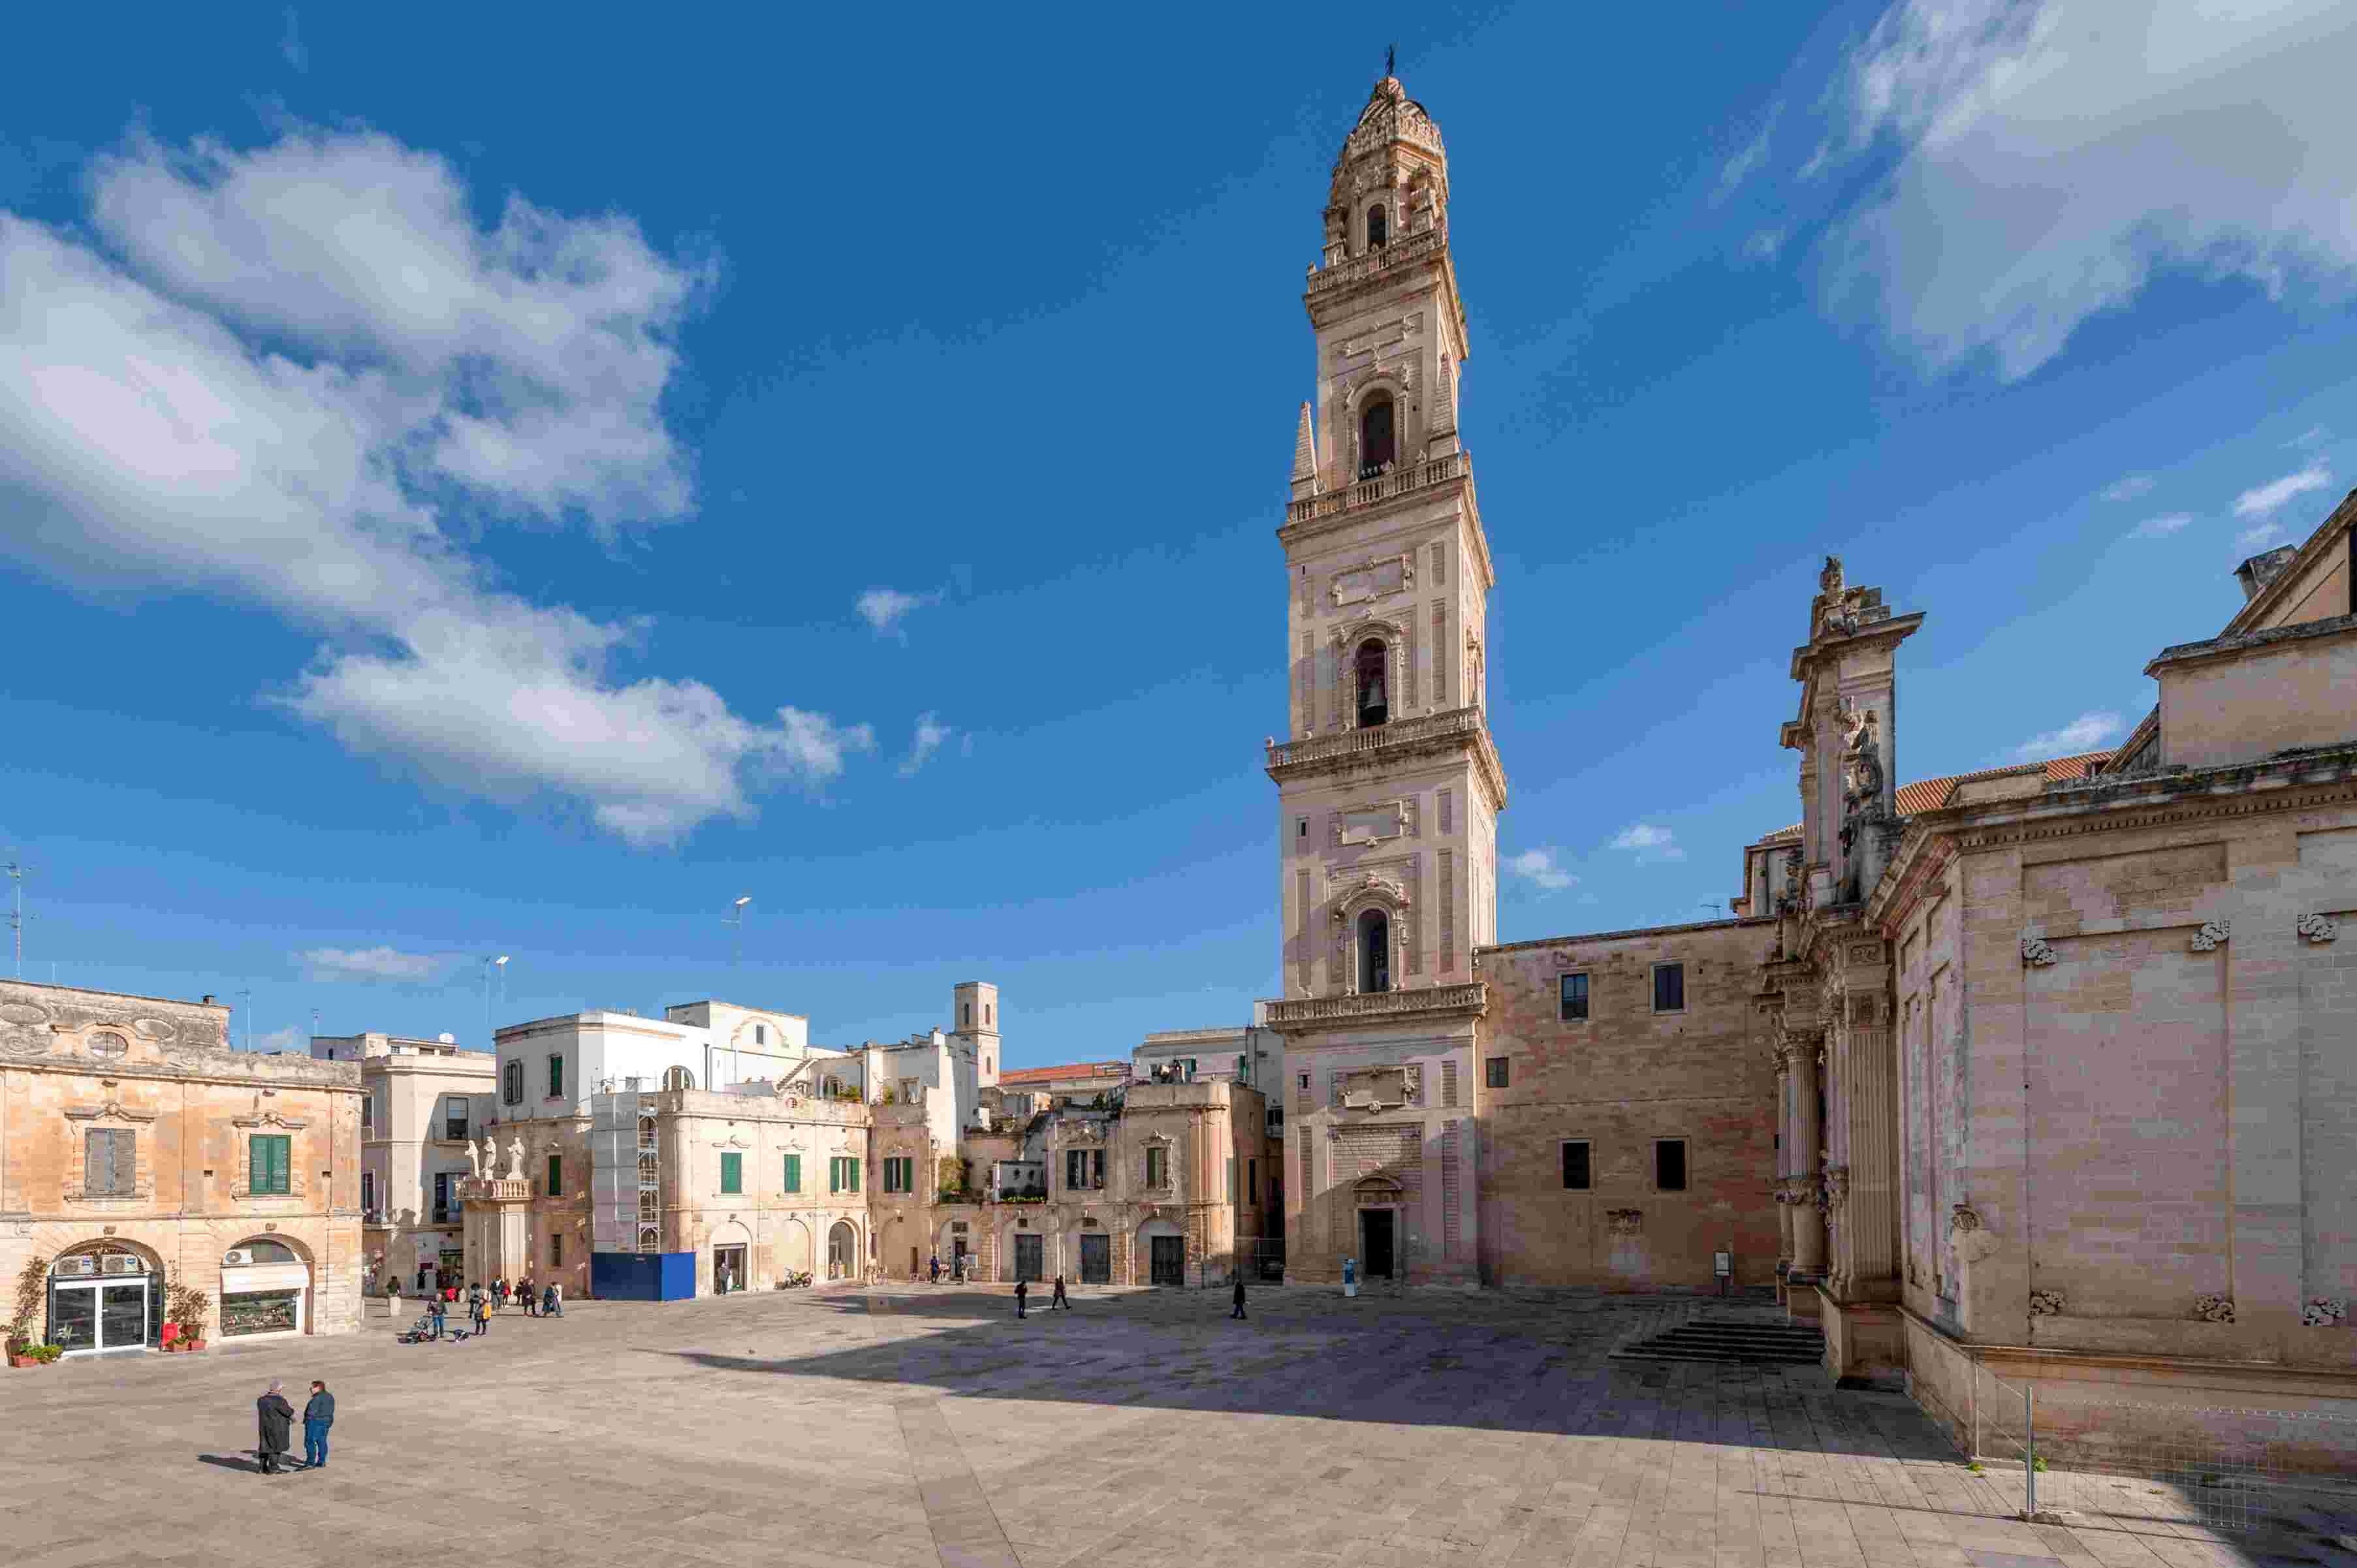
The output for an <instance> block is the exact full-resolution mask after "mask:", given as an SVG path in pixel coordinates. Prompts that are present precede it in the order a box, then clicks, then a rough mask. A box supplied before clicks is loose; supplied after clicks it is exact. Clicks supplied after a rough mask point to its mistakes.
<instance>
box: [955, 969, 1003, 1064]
mask: <svg viewBox="0 0 2357 1568" xmlns="http://www.w3.org/2000/svg"><path fill="white" fill-rule="evenodd" d="M954 1003H955V1005H953V1006H952V1008H951V1011H950V1017H951V1018H952V1020H953V1022H952V1026H951V1030H950V1032H951V1033H952V1035H954V1036H957V1038H958V1039H959V1041H960V1042H961V1043H963V1045H965V1046H966V1047H969V1048H971V1049H972V1050H973V1052H974V1082H975V1085H976V1087H978V1088H982V1089H989V1088H991V1087H993V1086H994V1085H996V1083H997V1082H998V987H996V985H993V984H991V983H990V982H988V981H986V980H968V981H962V982H960V983H959V984H958V986H957V989H956V992H955V993H954Z"/></svg>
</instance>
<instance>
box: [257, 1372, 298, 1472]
mask: <svg viewBox="0 0 2357 1568" xmlns="http://www.w3.org/2000/svg"><path fill="white" fill-rule="evenodd" d="M285 1389H286V1385H285V1383H281V1382H275V1381H274V1382H273V1383H272V1384H271V1385H270V1388H269V1390H268V1391H267V1392H265V1393H264V1395H263V1396H262V1397H261V1398H260V1399H258V1400H256V1401H254V1402H253V1413H254V1415H255V1417H256V1419H257V1420H258V1421H259V1422H260V1423H261V1434H260V1439H259V1441H260V1444H261V1445H260V1446H259V1447H257V1448H256V1449H255V1450H254V1451H253V1456H254V1458H255V1459H257V1460H259V1461H261V1464H262V1473H263V1474H264V1475H265V1476H275V1475H276V1474H278V1463H279V1461H280V1460H282V1459H284V1458H285V1457H286V1436H287V1434H288V1433H290V1432H291V1431H293V1430H294V1424H295V1407H294V1406H293V1405H291V1404H288V1403H287V1402H286V1393H285Z"/></svg>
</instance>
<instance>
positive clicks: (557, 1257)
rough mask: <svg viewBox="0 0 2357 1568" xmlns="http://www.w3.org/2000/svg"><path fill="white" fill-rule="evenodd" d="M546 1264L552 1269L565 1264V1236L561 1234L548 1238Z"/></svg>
mask: <svg viewBox="0 0 2357 1568" xmlns="http://www.w3.org/2000/svg"><path fill="white" fill-rule="evenodd" d="M548 1266H549V1267H550V1268H552V1269H561V1268H563V1267H564V1266H565V1238H564V1237H562V1236H554V1235H553V1236H551V1237H549V1239H548Z"/></svg>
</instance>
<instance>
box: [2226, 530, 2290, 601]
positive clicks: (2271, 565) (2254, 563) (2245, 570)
mask: <svg viewBox="0 0 2357 1568" xmlns="http://www.w3.org/2000/svg"><path fill="white" fill-rule="evenodd" d="M2298 553H2299V546H2298V545H2297V544H2278V545H2277V546H2276V547H2275V548H2274V549H2273V550H2265V551H2261V552H2260V553H2258V554H2256V555H2254V556H2252V557H2251V558H2250V559H2249V560H2248V561H2245V562H2244V563H2243V564H2241V565H2239V566H2237V567H2235V568H2234V576H2235V578H2236V579H2237V580H2238V581H2239V582H2241V584H2242V585H2243V602H2244V604H2248V603H2250V602H2251V601H2252V600H2253V599H2255V598H2257V597H2258V596H2259V590H2260V589H2262V588H2264V587H2266V585H2268V584H2269V583H2272V582H2274V581H2275V580H2276V578H2277V577H2280V576H2282V575H2283V573H2284V568H2285V567H2287V566H2288V565H2290V564H2291V562H2292V557H2293V556H2295V555H2298Z"/></svg>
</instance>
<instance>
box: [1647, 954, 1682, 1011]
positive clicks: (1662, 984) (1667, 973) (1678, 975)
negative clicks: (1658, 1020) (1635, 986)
mask: <svg viewBox="0 0 2357 1568" xmlns="http://www.w3.org/2000/svg"><path fill="white" fill-rule="evenodd" d="M1685 1010H1686V966H1685V965H1684V964H1682V963H1657V964H1655V965H1654V966H1653V1011H1654V1012H1656V1013H1683V1012H1684V1011H1685Z"/></svg>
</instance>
